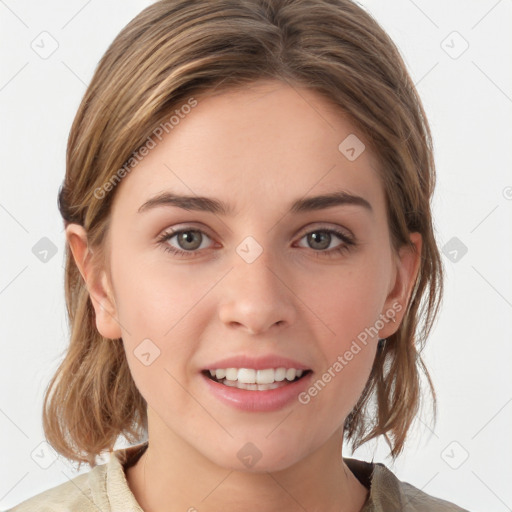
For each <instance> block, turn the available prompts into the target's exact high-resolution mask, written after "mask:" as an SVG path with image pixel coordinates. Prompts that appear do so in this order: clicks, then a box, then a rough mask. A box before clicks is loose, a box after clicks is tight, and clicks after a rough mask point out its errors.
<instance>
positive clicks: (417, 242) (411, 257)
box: [379, 233, 422, 338]
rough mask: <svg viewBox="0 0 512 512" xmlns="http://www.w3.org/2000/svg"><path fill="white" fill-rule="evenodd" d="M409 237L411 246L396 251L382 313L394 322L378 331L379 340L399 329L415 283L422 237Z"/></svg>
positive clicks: (411, 234) (417, 235)
mask: <svg viewBox="0 0 512 512" xmlns="http://www.w3.org/2000/svg"><path fill="white" fill-rule="evenodd" d="M409 237H410V240H411V242H412V244H413V246H412V247H411V246H409V245H405V246H403V247H401V248H400V249H399V251H398V256H397V268H396V276H395V281H394V286H393V287H392V289H391V291H390V292H389V294H388V296H387V297H386V301H385V303H384V309H383V311H382V314H383V315H385V316H387V317H389V318H390V320H392V319H394V320H395V322H393V321H390V322H387V323H386V325H385V326H384V327H383V328H382V329H381V330H380V331H379V337H380V338H387V337H389V336H391V335H392V334H394V333H395V332H396V331H397V330H398V328H399V327H400V323H401V321H402V319H403V317H404V315H405V312H406V310H407V306H408V304H409V298H410V296H411V293H412V290H413V287H414V283H415V282H416V277H417V275H418V271H419V268H420V263H421V248H422V237H421V234H420V233H410V234H409Z"/></svg>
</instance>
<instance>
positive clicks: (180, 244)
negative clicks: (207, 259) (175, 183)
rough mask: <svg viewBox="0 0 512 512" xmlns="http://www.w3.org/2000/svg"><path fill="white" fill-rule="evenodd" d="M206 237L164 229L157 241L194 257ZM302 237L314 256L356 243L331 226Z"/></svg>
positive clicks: (194, 231)
mask: <svg viewBox="0 0 512 512" xmlns="http://www.w3.org/2000/svg"><path fill="white" fill-rule="evenodd" d="M173 239H176V240H175V243H176V244H177V246H176V245H173V244H170V243H169V242H170V241H171V240H173ZM206 239H210V237H209V236H208V235H207V234H206V233H204V231H201V230H199V229H191V228H184V229H181V230H172V229H171V230H169V231H166V232H165V233H163V234H162V236H161V237H160V238H159V239H158V240H157V242H158V243H159V244H160V245H162V246H163V248H164V250H165V251H167V252H170V253H172V254H174V255H176V256H185V257H195V256H197V255H199V254H200V251H199V249H206V248H208V247H205V246H204V242H205V240H206ZM303 239H306V242H307V244H308V245H309V246H310V248H312V249H313V251H314V253H315V256H318V257H322V256H325V257H331V256H336V255H339V254H342V253H345V252H346V251H349V250H350V249H351V248H352V247H353V246H355V245H356V242H355V240H354V239H353V238H352V237H351V236H349V235H348V234H346V233H343V232H341V231H338V230H335V229H332V228H329V229H327V228H319V229H315V230H313V231H309V232H307V233H306V234H305V235H303V236H302V237H301V238H300V240H303ZM336 239H338V240H339V241H340V243H339V244H338V245H336V246H334V247H331V244H332V242H335V241H336ZM301 247H304V246H301ZM329 247H330V248H329Z"/></svg>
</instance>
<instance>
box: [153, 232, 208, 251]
mask: <svg viewBox="0 0 512 512" xmlns="http://www.w3.org/2000/svg"><path fill="white" fill-rule="evenodd" d="M173 238H176V243H177V244H178V247H175V246H173V245H170V244H169V242H170V241H171V240H172V239H173ZM205 238H208V239H209V238H210V237H209V236H208V235H207V234H206V233H204V232H203V231H200V230H199V229H182V230H179V231H173V230H171V231H167V232H165V233H164V234H163V235H162V236H161V237H160V238H159V239H158V243H160V244H162V246H163V248H164V250H165V251H168V252H171V253H172V254H176V255H178V256H192V257H193V256H195V255H196V253H197V250H198V249H204V248H205V247H204V246H203V241H204V239H205Z"/></svg>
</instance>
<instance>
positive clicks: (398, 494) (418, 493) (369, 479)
mask: <svg viewBox="0 0 512 512" xmlns="http://www.w3.org/2000/svg"><path fill="white" fill-rule="evenodd" d="M344 461H345V462H346V463H347V465H348V467H349V469H350V470H351V471H352V472H353V473H354V475H355V476H356V477H357V479H358V480H359V481H360V482H361V483H362V484H363V485H364V486H365V487H367V488H369V489H370V493H369V496H368V500H367V502H366V504H365V507H364V508H363V510H362V511H361V512H398V511H402V512H468V510H466V509H463V508H461V507H459V506H457V505H455V504H454V503H451V502H449V501H446V500H442V499H440V498H436V497H434V496H431V495H430V494H427V493H425V492H423V491H422V490H421V489H418V488H417V487H414V486H413V485H411V484H409V483H407V482H402V481H401V480H399V479H398V478H397V477H396V476H395V475H394V473H393V472H392V471H390V470H389V469H388V468H387V467H386V466H385V465H384V464H382V463H380V462H379V463H370V462H365V461H362V460H357V459H351V458H344Z"/></svg>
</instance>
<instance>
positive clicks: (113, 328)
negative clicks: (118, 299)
mask: <svg viewBox="0 0 512 512" xmlns="http://www.w3.org/2000/svg"><path fill="white" fill-rule="evenodd" d="M66 239H67V241H68V243H69V247H70V249H71V252H72V254H73V258H74V260H75V263H76V265H77V267H78V269H79V271H80V274H81V275H82V277H83V279H84V282H85V284H86V286H87V290H88V292H89V296H90V297H91V302H92V304H93V307H94V311H95V314H96V328H97V329H98V331H99V333H100V334H101V335H102V336H103V337H105V338H109V339H117V338H121V334H122V333H121V328H120V325H119V322H118V320H117V312H116V305H115V301H114V297H113V293H112V285H111V283H110V280H109V278H108V275H107V273H106V271H105V269H102V268H98V267H96V266H95V265H97V264H98V263H97V262H94V258H93V257H92V256H93V253H92V250H91V249H90V248H89V246H88V241H87V233H86V231H85V229H84V228H83V226H80V225H79V224H69V225H68V226H67V228H66Z"/></svg>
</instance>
